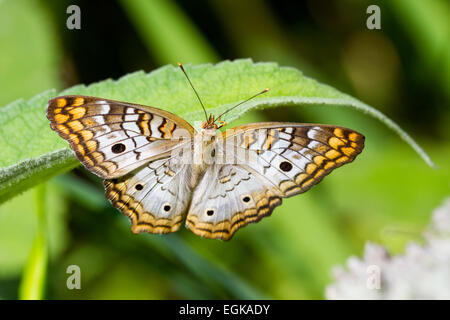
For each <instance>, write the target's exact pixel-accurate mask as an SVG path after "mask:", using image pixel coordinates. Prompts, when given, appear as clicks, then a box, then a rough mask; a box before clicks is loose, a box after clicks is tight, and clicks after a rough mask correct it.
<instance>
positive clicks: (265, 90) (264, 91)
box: [216, 88, 270, 120]
mask: <svg viewBox="0 0 450 320" xmlns="http://www.w3.org/2000/svg"><path fill="white" fill-rule="evenodd" d="M269 90H270V88H266V89H264V90H263V91H261V92H259V93H257V94H255V95H253V96H251V97H250V98H248V99H247V100H244V101H242V102H239V103H238V104H237V105H235V106H233V107H231V108H230V109H228V110H226V111H225V112H223V113H222V114H220V116H218V117H217V118H216V120H218V119H220V117H222V116H223V115H224V114H226V113H228V112H230V111H231V110H233V109H234V108H237V107H239V106H240V105H241V104H244V103H246V102H247V101H250V100H252V99H253V98H255V97H257V96H259V95H260V94H263V93H266V92H267V91H269Z"/></svg>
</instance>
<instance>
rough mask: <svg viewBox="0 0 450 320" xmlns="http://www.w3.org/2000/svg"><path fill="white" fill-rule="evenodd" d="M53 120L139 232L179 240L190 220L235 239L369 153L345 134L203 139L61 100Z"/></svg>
mask: <svg viewBox="0 0 450 320" xmlns="http://www.w3.org/2000/svg"><path fill="white" fill-rule="evenodd" d="M47 117H48V119H49V120H50V123H51V127H52V128H53V129H54V130H55V131H56V132H58V134H59V135H60V136H61V137H62V138H64V139H66V140H67V141H68V142H69V144H70V146H71V148H72V149H73V151H74V152H75V155H76V157H77V158H78V159H79V160H80V161H81V163H82V164H83V165H84V166H85V167H86V168H87V169H88V170H89V171H91V172H93V173H95V174H97V175H98V176H100V177H101V178H103V179H105V182H104V185H105V189H106V196H107V198H108V199H109V200H110V201H111V203H112V204H113V205H114V206H115V207H116V208H118V209H119V210H120V211H122V212H123V213H124V214H126V215H127V216H128V217H129V218H130V220H131V223H132V227H131V229H132V231H133V232H134V233H140V232H150V233H169V232H174V231H176V230H178V229H179V227H180V226H181V224H182V222H183V221H184V220H185V221H186V226H187V228H189V229H190V230H191V231H192V232H194V233H195V234H197V235H199V236H203V237H207V238H213V239H222V240H229V239H231V237H232V236H233V234H234V233H235V232H236V231H237V230H238V229H239V228H240V227H243V226H245V225H247V224H248V223H251V222H256V221H259V220H260V219H261V218H263V217H265V216H268V215H270V214H271V213H272V211H273V210H274V208H275V207H277V206H279V205H280V204H281V201H282V199H283V198H287V197H291V196H293V195H296V194H299V193H302V192H305V191H307V190H309V189H310V188H311V187H312V186H313V185H315V184H317V183H318V182H320V181H321V180H322V178H323V177H324V176H326V175H327V174H329V173H330V172H331V171H332V170H333V169H335V168H337V167H340V166H341V165H343V164H345V163H348V162H351V161H353V160H354V159H355V157H356V156H357V155H358V154H359V153H360V152H361V151H362V149H363V147H364V136H363V135H361V134H360V133H357V132H356V131H353V130H351V129H347V128H343V127H337V126H329V125H319V124H301V123H285V122H265V123H254V124H249V125H244V126H239V127H235V128H232V129H229V130H226V131H224V132H221V131H219V130H218V128H219V127H220V126H222V125H224V124H225V123H224V122H222V121H219V123H218V124H216V122H217V121H218V119H214V117H212V116H210V117H209V118H207V121H205V122H204V123H203V124H202V127H201V129H199V130H196V129H194V128H193V127H192V126H191V125H190V124H189V123H188V122H187V121H185V120H184V119H182V118H180V117H178V116H177V115H174V114H172V113H170V112H168V111H164V110H161V109H157V108H153V107H148V106H142V105H137V104H132V103H126V102H120V101H114V100H108V99H103V98H96V97H87V96H61V97H56V98H54V99H51V100H50V101H49V105H48V108H47ZM292 214H295V213H292Z"/></svg>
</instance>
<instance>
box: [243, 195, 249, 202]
mask: <svg viewBox="0 0 450 320" xmlns="http://www.w3.org/2000/svg"><path fill="white" fill-rule="evenodd" d="M250 200H251V199H250V197H249V196H244V197H242V201H244V202H250Z"/></svg>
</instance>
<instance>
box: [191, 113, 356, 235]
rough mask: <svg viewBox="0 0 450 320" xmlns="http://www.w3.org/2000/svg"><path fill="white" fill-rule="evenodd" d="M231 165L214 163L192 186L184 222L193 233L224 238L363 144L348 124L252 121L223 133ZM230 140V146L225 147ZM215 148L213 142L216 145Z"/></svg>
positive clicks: (350, 158) (306, 186) (317, 178)
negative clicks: (243, 151) (234, 157)
mask: <svg viewBox="0 0 450 320" xmlns="http://www.w3.org/2000/svg"><path fill="white" fill-rule="evenodd" d="M223 145H224V146H228V148H226V147H224V148H222V149H223V150H218V154H219V155H220V153H221V152H226V151H227V150H235V149H236V147H237V148H242V149H244V150H246V151H247V153H239V152H235V151H233V154H234V155H237V157H243V158H244V159H242V158H241V159H235V160H236V165H222V166H220V165H214V166H211V167H209V168H208V169H207V171H206V174H205V176H204V178H203V179H202V180H201V182H200V184H199V185H198V187H197V188H196V189H195V191H194V195H193V199H192V204H191V207H190V209H189V213H188V216H187V221H186V225H187V227H188V228H189V229H191V230H192V231H193V232H194V233H195V234H197V235H200V236H203V237H207V238H217V239H222V240H229V239H230V238H231V237H232V236H233V234H234V233H235V232H236V231H237V230H238V229H239V228H241V227H243V226H245V225H247V224H248V223H251V222H257V221H259V220H260V219H262V218H263V217H265V216H268V215H270V214H271V213H272V211H273V209H274V208H275V207H277V206H279V205H280V204H281V199H282V198H286V197H291V196H293V195H296V194H298V193H302V192H305V191H307V190H308V189H310V188H311V187H312V186H313V185H315V184H317V183H319V182H320V181H321V180H322V179H323V177H325V176H326V175H327V174H329V173H330V172H331V171H332V170H334V169H335V168H337V167H340V166H341V165H343V164H345V163H348V162H351V161H353V160H354V159H355V157H356V156H357V155H358V154H359V153H360V152H361V151H362V149H363V147H364V136H363V135H361V134H359V133H357V132H355V131H352V130H350V129H346V128H342V127H336V126H326V125H309V124H293V123H274V122H271V123H257V124H250V125H245V126H241V127H236V128H234V129H233V130H232V131H231V132H227V133H226V134H225V135H224V144H223ZM230 145H231V147H230ZM217 149H219V146H218V147H217Z"/></svg>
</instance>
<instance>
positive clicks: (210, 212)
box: [206, 209, 214, 216]
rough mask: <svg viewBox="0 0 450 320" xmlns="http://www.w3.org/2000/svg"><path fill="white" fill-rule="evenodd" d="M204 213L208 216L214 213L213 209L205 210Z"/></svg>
mask: <svg viewBox="0 0 450 320" xmlns="http://www.w3.org/2000/svg"><path fill="white" fill-rule="evenodd" d="M206 214H207V215H208V216H212V215H213V214H214V210H211V209H209V210H206Z"/></svg>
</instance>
